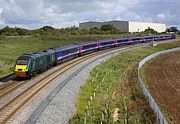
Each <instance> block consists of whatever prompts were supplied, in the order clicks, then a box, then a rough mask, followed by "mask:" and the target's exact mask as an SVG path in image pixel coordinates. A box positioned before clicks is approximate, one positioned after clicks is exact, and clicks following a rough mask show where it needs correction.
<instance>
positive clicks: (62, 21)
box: [0, 0, 180, 29]
mask: <svg viewBox="0 0 180 124" xmlns="http://www.w3.org/2000/svg"><path fill="white" fill-rule="evenodd" d="M179 13H180V0H0V27H1V28H2V27H4V26H6V25H9V26H13V27H14V26H18V27H24V28H30V29H34V28H39V27H42V26H44V25H51V26H53V27H56V28H61V27H67V26H73V25H76V26H78V23H79V22H84V21H110V20H126V21H143V22H157V23H166V24H167V25H175V26H177V25H180V14H179Z"/></svg>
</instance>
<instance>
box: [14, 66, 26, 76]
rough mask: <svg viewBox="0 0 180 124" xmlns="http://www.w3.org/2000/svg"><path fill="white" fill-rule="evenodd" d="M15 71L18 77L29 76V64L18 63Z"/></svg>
mask: <svg viewBox="0 0 180 124" xmlns="http://www.w3.org/2000/svg"><path fill="white" fill-rule="evenodd" d="M14 72H15V75H16V76H17V77H27V74H26V73H27V65H16V67H15V69H14Z"/></svg>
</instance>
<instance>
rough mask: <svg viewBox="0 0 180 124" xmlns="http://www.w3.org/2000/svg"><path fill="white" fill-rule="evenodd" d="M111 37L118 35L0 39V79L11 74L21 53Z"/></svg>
mask: <svg viewBox="0 0 180 124" xmlns="http://www.w3.org/2000/svg"><path fill="white" fill-rule="evenodd" d="M112 37H120V35H105V36H102V35H83V36H68V37H66V36H64V37H56V36H38V37H35V36H32V37H0V77H2V76H4V75H7V74H9V73H12V72H13V67H14V64H15V60H16V58H17V57H18V56H20V55H21V54H23V53H27V52H36V51H40V50H43V49H47V48H52V47H59V46H62V45H67V44H72V43H81V42H87V41H93V40H100V39H107V38H112Z"/></svg>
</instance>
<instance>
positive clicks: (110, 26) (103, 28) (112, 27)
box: [101, 24, 115, 31]
mask: <svg viewBox="0 0 180 124" xmlns="http://www.w3.org/2000/svg"><path fill="white" fill-rule="evenodd" d="M114 28H115V27H114V26H113V25H112V24H105V25H102V26H101V30H102V31H111V30H114Z"/></svg>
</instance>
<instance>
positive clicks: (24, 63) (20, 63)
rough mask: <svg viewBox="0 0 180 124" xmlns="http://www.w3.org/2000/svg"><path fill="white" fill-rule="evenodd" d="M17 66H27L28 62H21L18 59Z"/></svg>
mask: <svg viewBox="0 0 180 124" xmlns="http://www.w3.org/2000/svg"><path fill="white" fill-rule="evenodd" d="M16 64H17V65H27V64H28V60H23V59H21V60H20V59H19V60H17V62H16Z"/></svg>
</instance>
